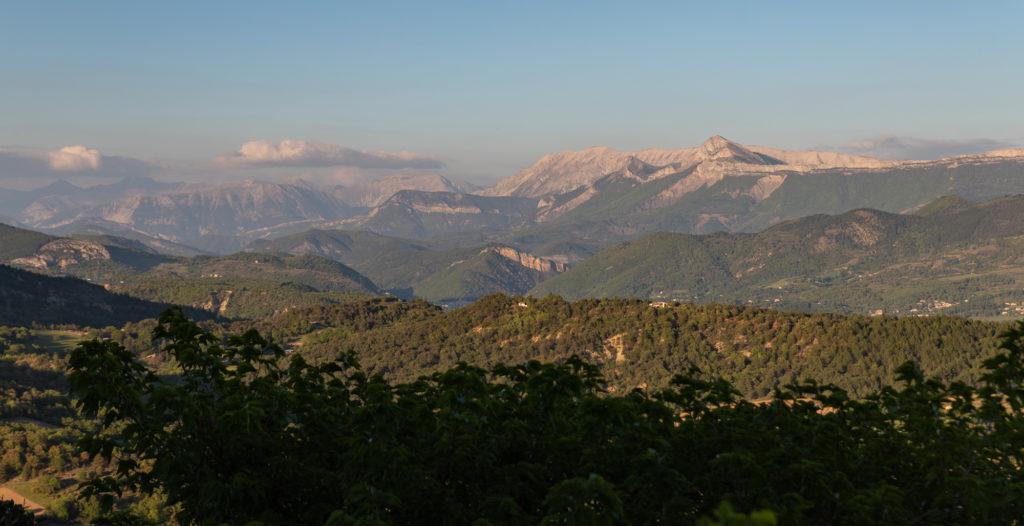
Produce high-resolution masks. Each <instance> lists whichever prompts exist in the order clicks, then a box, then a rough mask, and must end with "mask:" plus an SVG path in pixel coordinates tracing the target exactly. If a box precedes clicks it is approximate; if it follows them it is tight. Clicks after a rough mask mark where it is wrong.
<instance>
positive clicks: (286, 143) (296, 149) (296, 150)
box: [214, 139, 444, 169]
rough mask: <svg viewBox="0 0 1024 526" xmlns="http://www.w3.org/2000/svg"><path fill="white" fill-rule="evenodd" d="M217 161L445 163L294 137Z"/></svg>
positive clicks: (389, 165)
mask: <svg viewBox="0 0 1024 526" xmlns="http://www.w3.org/2000/svg"><path fill="white" fill-rule="evenodd" d="M214 162H215V163H217V164H221V165H224V166H232V167H265V166H300V167H318V166H351V167H355V168H364V169H373V168H388V169H402V168H441V167H443V166H444V163H442V162H441V161H440V160H438V159H437V158H436V157H434V156H432V155H424V154H420V153H412V152H367V151H362V150H353V149H352V148H345V147H344V146H339V145H337V144H331V143H323V142H307V141H299V140H294V139H285V140H283V141H281V142H280V143H278V144H274V143H272V142H270V141H251V142H247V143H245V144H243V145H242V147H241V148H239V149H238V151H235V152H232V153H231V154H229V155H225V156H222V157H217V158H215V159H214Z"/></svg>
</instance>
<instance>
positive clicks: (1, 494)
mask: <svg viewBox="0 0 1024 526" xmlns="http://www.w3.org/2000/svg"><path fill="white" fill-rule="evenodd" d="M0 500H13V501H14V503H15V504H21V505H22V506H25V509H27V510H28V511H31V512H32V513H35V514H36V515H42V514H43V511H44V510H43V507H42V506H41V505H39V504H38V503H36V502H32V501H31V500H28V499H26V498H25V497H22V496H21V494H20V493H18V492H17V491H14V490H13V489H11V488H7V487H0Z"/></svg>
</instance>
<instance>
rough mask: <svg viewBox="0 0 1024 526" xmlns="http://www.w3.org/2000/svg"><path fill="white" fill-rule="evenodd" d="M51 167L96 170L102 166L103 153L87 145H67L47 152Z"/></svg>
mask: <svg viewBox="0 0 1024 526" xmlns="http://www.w3.org/2000/svg"><path fill="white" fill-rule="evenodd" d="M46 157H47V158H48V159H49V161H50V168H52V169H54V170H58V171H62V172H80V171H82V170H92V171H96V170H99V168H100V163H101V162H102V157H103V156H102V155H100V152H99V151H97V150H90V149H89V148H86V147H85V146H65V147H63V148H61V149H60V150H57V151H55V152H47V153H46Z"/></svg>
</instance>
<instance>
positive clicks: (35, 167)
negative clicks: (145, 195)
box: [0, 145, 162, 186]
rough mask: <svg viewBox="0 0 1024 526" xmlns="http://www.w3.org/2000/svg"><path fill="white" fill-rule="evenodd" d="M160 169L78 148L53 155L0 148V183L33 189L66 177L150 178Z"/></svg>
mask: <svg viewBox="0 0 1024 526" xmlns="http://www.w3.org/2000/svg"><path fill="white" fill-rule="evenodd" d="M160 170H162V167H161V166H159V165H157V164H155V163H152V162H149V161H146V160H143V159H135V158H131V157H120V156H117V155H103V154H102V153H100V152H99V151H98V150H95V149H92V148H87V147H85V146H81V145H75V146H65V147H63V148H61V149H59V150H56V151H52V152H18V151H12V150H3V149H0V182H3V183H4V184H5V185H7V184H8V183H17V184H19V185H29V186H32V182H33V181H35V182H38V183H45V182H48V181H52V180H55V179H64V178H67V177H76V178H92V179H93V180H95V179H97V178H98V179H103V178H122V177H131V176H149V175H153V174H155V173H157V172H158V171H160Z"/></svg>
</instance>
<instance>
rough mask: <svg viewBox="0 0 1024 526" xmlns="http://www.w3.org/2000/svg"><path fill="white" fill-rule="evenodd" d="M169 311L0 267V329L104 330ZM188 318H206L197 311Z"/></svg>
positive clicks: (85, 285)
mask: <svg viewBox="0 0 1024 526" xmlns="http://www.w3.org/2000/svg"><path fill="white" fill-rule="evenodd" d="M167 307H168V305H167V304H164V303H154V302H151V301H144V300H140V299H136V298H131V297H128V296H123V295H121V294H114V293H111V292H108V291H106V290H104V288H103V287H100V286H99V285H93V284H91V283H86V282H85V281H82V280H80V279H77V278H53V277H49V276H42V275H39V274H35V273H32V272H28V271H24V270H18V269H15V268H12V267H8V266H6V265H0V325H11V326H15V325H23V326H30V325H32V324H33V323H41V324H75V325H89V326H94V327H105V326H108V325H122V324H124V323H127V322H129V321H138V320H142V319H145V318H152V317H155V316H157V315H159V314H160V312H162V311H163V310H164V309H166V308H167ZM188 313H189V315H190V316H196V317H199V318H207V317H209V315H207V314H205V313H203V312H202V311H198V310H191V309H190V310H189V311H188Z"/></svg>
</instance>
